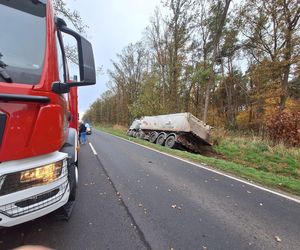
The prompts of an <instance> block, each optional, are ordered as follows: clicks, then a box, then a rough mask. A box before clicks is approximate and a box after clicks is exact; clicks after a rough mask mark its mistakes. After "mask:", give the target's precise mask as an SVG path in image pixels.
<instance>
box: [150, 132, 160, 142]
mask: <svg viewBox="0 0 300 250" xmlns="http://www.w3.org/2000/svg"><path fill="white" fill-rule="evenodd" d="M157 137H158V133H157V132H152V133H151V134H150V136H149V142H151V143H155V141H156V139H157Z"/></svg>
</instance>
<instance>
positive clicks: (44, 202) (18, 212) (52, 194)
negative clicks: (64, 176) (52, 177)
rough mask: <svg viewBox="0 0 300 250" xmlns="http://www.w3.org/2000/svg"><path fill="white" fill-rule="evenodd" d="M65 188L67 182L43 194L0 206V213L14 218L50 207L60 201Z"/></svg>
mask: <svg viewBox="0 0 300 250" xmlns="http://www.w3.org/2000/svg"><path fill="white" fill-rule="evenodd" d="M67 187H68V181H66V182H64V183H63V184H62V185H60V186H59V187H57V188H55V189H52V190H50V191H47V192H45V193H41V194H38V195H35V196H32V197H29V198H26V199H24V200H20V201H17V202H14V203H10V204H6V205H3V206H0V213H1V214H4V215H6V216H8V217H10V218H15V217H19V216H22V215H25V214H29V213H32V212H35V211H38V210H40V209H43V208H45V207H48V206H51V205H53V204H54V203H56V202H58V201H60V200H61V199H62V197H63V196H64V194H65V192H66V189H67Z"/></svg>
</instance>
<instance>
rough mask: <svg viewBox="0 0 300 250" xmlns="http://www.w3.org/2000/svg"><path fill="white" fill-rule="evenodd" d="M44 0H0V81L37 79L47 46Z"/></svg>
mask: <svg viewBox="0 0 300 250" xmlns="http://www.w3.org/2000/svg"><path fill="white" fill-rule="evenodd" d="M45 3H46V1H45V0H42V1H38V0H22V1H20V0H9V1H7V0H0V24H1V29H0V30H1V39H0V67H1V68H0V70H1V74H0V82H14V83H25V84H36V83H38V82H39V81H40V78H41V74H42V70H43V62H44V53H45V46H46V45H45V44H46V4H45ZM7 79H10V80H9V81H8V80H7Z"/></svg>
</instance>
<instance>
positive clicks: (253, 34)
mask: <svg viewBox="0 0 300 250" xmlns="http://www.w3.org/2000/svg"><path fill="white" fill-rule="evenodd" d="M299 17H300V1H299V0H270V1H261V0H247V1H235V0H164V1H163V5H162V7H160V8H158V7H157V8H156V9H155V11H154V13H153V15H152V17H151V18H150V19H149V24H148V26H147V27H145V31H144V32H143V34H142V35H141V39H140V41H137V42H136V43H131V44H128V45H127V46H126V47H125V48H124V49H123V50H122V51H120V53H119V54H118V55H117V59H116V60H114V61H112V65H113V67H112V68H111V69H109V70H108V72H107V73H108V75H109V77H110V80H109V82H108V83H107V87H108V90H107V91H106V92H104V93H103V94H102V95H101V96H99V98H98V99H97V100H96V101H95V102H94V103H93V104H92V105H91V106H90V108H89V110H88V111H87V112H86V113H85V115H84V118H83V119H84V120H88V121H90V122H91V123H94V124H99V123H101V124H118V125H123V126H128V125H129V124H130V123H131V122H132V121H133V120H134V118H136V117H141V116H144V115H158V114H169V113H177V112H191V113H192V114H194V115H195V116H197V117H198V118H199V119H201V120H203V121H204V122H205V123H207V124H209V125H210V126H212V127H213V128H214V129H217V128H222V129H226V130H229V131H239V132H243V133H251V134H255V135H259V136H263V137H267V138H269V139H271V140H272V141H273V142H275V143H278V142H283V143H285V144H288V145H292V146H299V145H300V56H299V55H300V53H299V52H300V26H299Z"/></svg>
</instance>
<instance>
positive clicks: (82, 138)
mask: <svg viewBox="0 0 300 250" xmlns="http://www.w3.org/2000/svg"><path fill="white" fill-rule="evenodd" d="M79 134H80V142H81V144H86V143H87V140H86V126H85V124H84V123H81V124H80V127H79Z"/></svg>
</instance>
